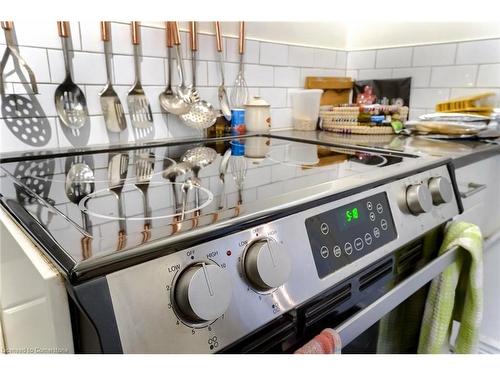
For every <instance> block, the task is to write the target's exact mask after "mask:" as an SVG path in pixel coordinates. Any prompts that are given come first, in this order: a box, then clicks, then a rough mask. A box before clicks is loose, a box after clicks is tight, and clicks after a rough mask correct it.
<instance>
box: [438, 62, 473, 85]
mask: <svg viewBox="0 0 500 375" xmlns="http://www.w3.org/2000/svg"><path fill="white" fill-rule="evenodd" d="M476 74H477V66H476V65H456V66H440V67H433V68H432V73H431V87H470V86H474V83H475V82H476Z"/></svg>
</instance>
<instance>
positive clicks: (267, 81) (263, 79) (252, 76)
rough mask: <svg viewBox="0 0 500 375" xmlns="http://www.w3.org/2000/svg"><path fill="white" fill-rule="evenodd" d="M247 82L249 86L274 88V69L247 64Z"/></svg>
mask: <svg viewBox="0 0 500 375" xmlns="http://www.w3.org/2000/svg"><path fill="white" fill-rule="evenodd" d="M245 80H246V81H247V85H248V86H257V87H272V86H273V80H274V70H273V67H272V66H263V65H253V64H247V65H246V66H245Z"/></svg>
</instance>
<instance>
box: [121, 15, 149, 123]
mask: <svg viewBox="0 0 500 375" xmlns="http://www.w3.org/2000/svg"><path fill="white" fill-rule="evenodd" d="M139 26H140V23H139V22H136V21H134V22H132V25H131V29H132V44H133V45H134V68H135V82H134V85H133V86H132V88H131V89H130V91H129V92H128V96H127V104H128V110H129V113H130V121H131V122H132V125H133V126H134V127H135V128H139V129H144V128H150V127H152V126H153V114H152V112H151V106H150V105H149V101H148V98H147V97H146V94H145V93H144V89H143V88H142V84H141V68H140V66H139V53H140V44H141V35H140V29H139Z"/></svg>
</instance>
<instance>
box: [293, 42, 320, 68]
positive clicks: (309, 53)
mask: <svg viewBox="0 0 500 375" xmlns="http://www.w3.org/2000/svg"><path fill="white" fill-rule="evenodd" d="M288 65H290V66H302V67H307V66H313V65H314V48H308V47H297V46H290V47H289V48H288Z"/></svg>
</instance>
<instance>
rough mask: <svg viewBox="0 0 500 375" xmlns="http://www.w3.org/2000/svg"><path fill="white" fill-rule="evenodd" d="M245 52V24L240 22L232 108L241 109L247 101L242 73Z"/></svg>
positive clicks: (245, 84)
mask: <svg viewBox="0 0 500 375" xmlns="http://www.w3.org/2000/svg"><path fill="white" fill-rule="evenodd" d="M244 52H245V22H240V40H239V53H240V66H239V70H238V75H237V76H236V79H235V81H234V88H233V90H232V91H231V104H232V106H233V108H243V106H244V105H245V104H246V102H247V99H248V87H247V83H246V82H245V76H244V73H243V55H244Z"/></svg>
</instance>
